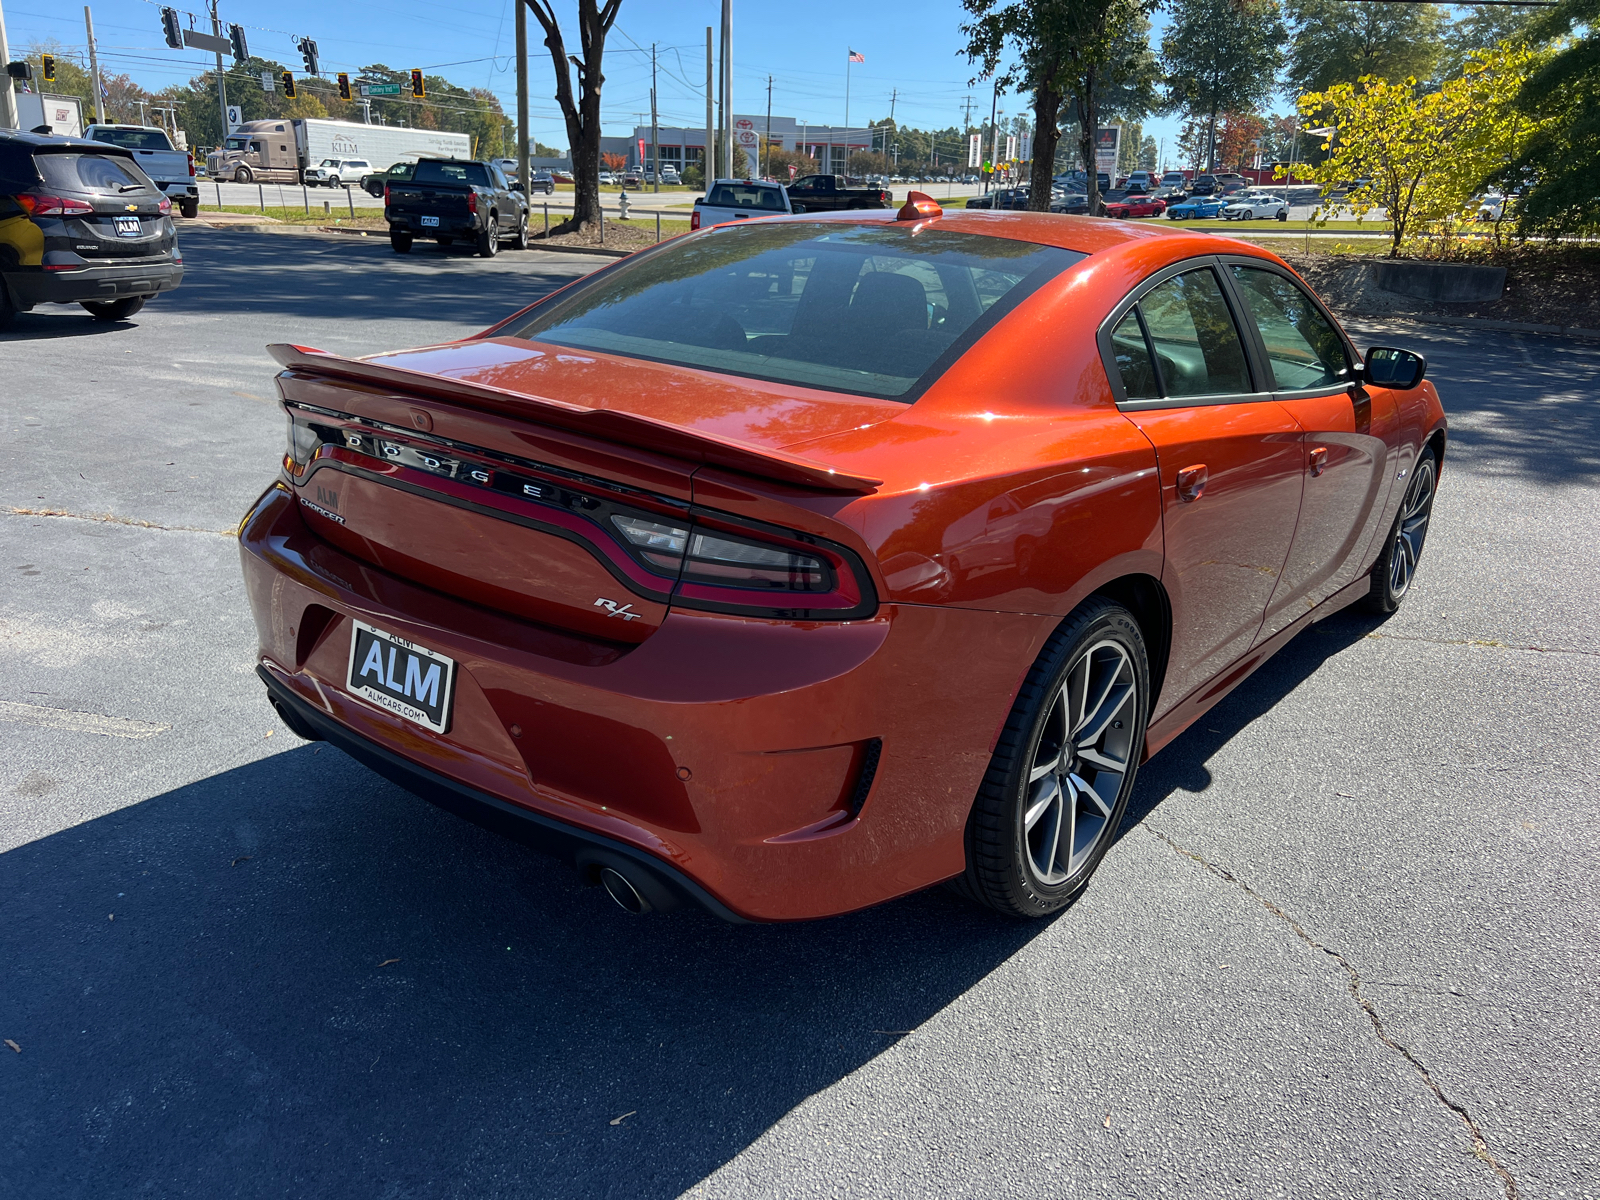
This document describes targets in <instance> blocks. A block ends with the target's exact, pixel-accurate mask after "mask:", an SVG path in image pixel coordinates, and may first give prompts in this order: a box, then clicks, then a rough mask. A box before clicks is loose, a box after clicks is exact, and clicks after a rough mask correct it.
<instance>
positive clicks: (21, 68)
mask: <svg viewBox="0 0 1600 1200" xmlns="http://www.w3.org/2000/svg"><path fill="white" fill-rule="evenodd" d="M6 74H7V75H9V76H11V78H13V79H15V80H17V81H18V82H19V83H30V82H32V80H33V64H32V63H31V62H28V61H27V60H25V59H18V60H17V61H16V62H8V63H7V64H6Z"/></svg>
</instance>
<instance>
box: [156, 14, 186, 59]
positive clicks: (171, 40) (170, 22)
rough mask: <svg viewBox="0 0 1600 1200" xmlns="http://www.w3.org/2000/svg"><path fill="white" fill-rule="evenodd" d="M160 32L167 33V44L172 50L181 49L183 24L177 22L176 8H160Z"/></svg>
mask: <svg viewBox="0 0 1600 1200" xmlns="http://www.w3.org/2000/svg"><path fill="white" fill-rule="evenodd" d="M161 32H162V33H164V34H166V35H167V45H169V46H171V47H172V48H173V49H174V50H182V49H183V26H182V25H180V24H178V10H177V9H175V8H163V9H162V10H161Z"/></svg>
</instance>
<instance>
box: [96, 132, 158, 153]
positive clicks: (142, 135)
mask: <svg viewBox="0 0 1600 1200" xmlns="http://www.w3.org/2000/svg"><path fill="white" fill-rule="evenodd" d="M93 136H94V140H95V141H97V142H109V143H110V144H111V145H113V146H126V147H127V148H128V149H129V150H171V149H172V143H171V142H169V141H167V135H166V134H164V133H162V132H161V131H160V130H157V129H96V130H95V131H94V135H93Z"/></svg>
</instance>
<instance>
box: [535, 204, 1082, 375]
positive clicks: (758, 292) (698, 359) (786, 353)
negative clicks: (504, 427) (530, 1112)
mask: <svg viewBox="0 0 1600 1200" xmlns="http://www.w3.org/2000/svg"><path fill="white" fill-rule="evenodd" d="M1083 257H1084V255H1082V254H1079V253H1077V252H1075V251H1072V250H1062V249H1058V248H1056V247H1054V246H1040V245H1036V244H1034V243H1032V242H1018V241H1009V240H1005V239H1002V238H993V237H982V236H978V235H974V234H966V233H956V232H953V231H946V230H941V229H937V228H934V229H928V228H924V229H922V230H921V231H919V232H918V233H916V234H915V235H913V233H912V231H911V230H910V229H909V228H907V227H905V226H903V225H893V224H882V225H879V224H873V225H833V224H822V223H817V222H804V221H797V222H788V221H785V222H781V223H766V222H763V223H762V224H759V225H733V226H727V227H724V228H719V229H714V230H712V231H710V232H708V233H705V234H702V235H700V236H699V237H692V238H686V239H684V240H683V241H681V242H675V243H672V244H671V245H669V246H667V247H665V248H663V249H661V250H659V251H656V252H654V253H651V254H648V255H645V256H641V257H640V258H639V259H638V260H636V261H633V262H630V263H627V264H626V265H622V266H619V267H617V268H615V269H613V270H610V271H606V272H604V273H602V274H600V275H598V276H596V277H594V278H592V279H591V280H589V281H588V282H587V283H585V284H581V285H579V287H578V288H577V289H576V290H575V291H574V292H572V293H571V294H569V295H568V296H565V297H563V298H562V299H561V300H559V301H557V302H556V303H554V304H553V305H551V306H549V307H548V308H546V309H545V310H544V311H539V310H537V309H536V310H535V311H534V314H533V316H532V318H531V319H530V320H528V321H527V322H526V323H525V324H523V325H522V326H521V327H520V328H516V329H513V330H509V331H508V332H509V333H511V334H512V335H513V336H516V337H523V338H529V339H532V340H536V341H541V342H550V343H553V344H555V345H558V346H570V347H573V348H575V349H583V350H598V351H603V352H605V353H608V354H620V355H624V356H627V357H630V358H644V359H649V360H651V361H655V362H667V363H674V364H677V365H681V366H688V367H701V368H704V369H707V370H712V371H721V372H726V373H728V374H732V375H746V376H751V377H753V378H756V379H769V380H773V381H775V382H778V383H791V384H798V385H801V386H804V387H816V388H826V389H828V390H830V391H838V392H851V393H854V394H857V395H864V396H876V397H881V398H883V399H893V400H904V401H907V402H909V401H911V400H914V399H915V398H916V396H917V395H919V394H920V393H921V392H922V390H923V389H925V388H926V387H927V386H928V385H929V384H930V383H932V382H933V381H934V380H935V379H937V378H938V377H939V375H940V374H942V373H943V372H944V370H945V369H946V368H947V367H948V366H949V365H950V364H951V363H952V362H954V361H955V360H956V358H957V357H959V356H960V355H961V354H962V353H963V352H964V351H965V350H966V349H967V347H968V346H970V345H971V344H972V343H973V342H975V341H976V340H977V339H978V337H979V336H981V335H982V334H983V333H984V332H985V331H986V330H988V329H989V328H990V327H991V326H992V325H993V324H994V323H995V322H996V321H998V320H999V319H1000V317H1001V316H1002V315H1003V314H1004V313H1005V312H1007V311H1009V310H1010V309H1011V308H1013V307H1015V305H1016V304H1017V303H1018V302H1020V301H1021V300H1022V298H1023V297H1025V296H1026V295H1028V294H1029V293H1030V292H1032V291H1033V290H1035V289H1036V288H1038V287H1039V286H1040V285H1041V284H1042V283H1044V282H1045V281H1047V280H1048V279H1050V278H1052V277H1053V276H1055V275H1057V274H1059V273H1060V272H1061V271H1063V270H1065V269H1066V268H1067V267H1069V266H1071V265H1072V264H1073V263H1075V262H1078V261H1080V260H1081V259H1082V258H1083Z"/></svg>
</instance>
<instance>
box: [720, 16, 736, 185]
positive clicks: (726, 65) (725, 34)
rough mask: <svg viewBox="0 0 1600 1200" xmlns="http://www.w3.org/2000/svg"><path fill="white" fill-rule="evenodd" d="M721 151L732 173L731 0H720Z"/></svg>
mask: <svg viewBox="0 0 1600 1200" xmlns="http://www.w3.org/2000/svg"><path fill="white" fill-rule="evenodd" d="M720 149H721V151H722V153H721V155H720V157H721V159H722V166H723V169H724V170H726V171H727V172H728V174H730V175H731V174H733V0H722V145H721V147H720Z"/></svg>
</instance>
